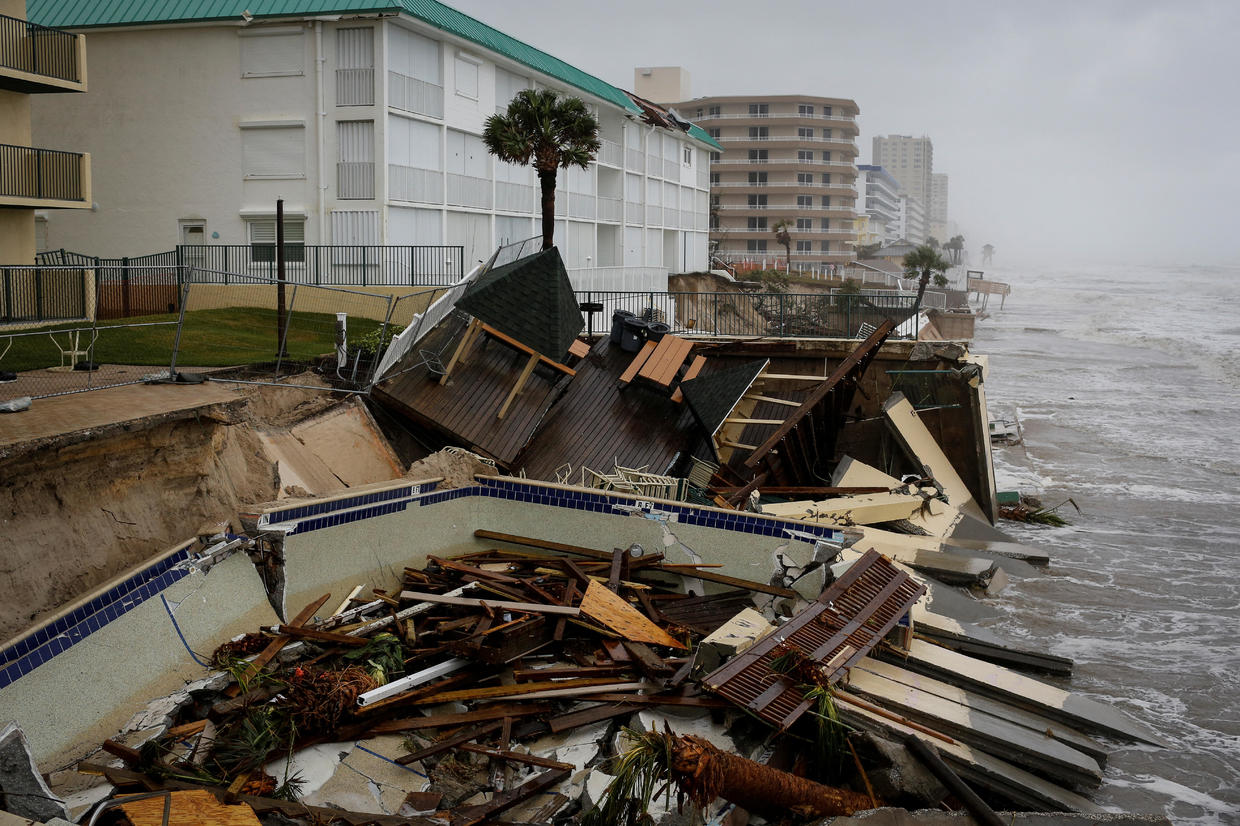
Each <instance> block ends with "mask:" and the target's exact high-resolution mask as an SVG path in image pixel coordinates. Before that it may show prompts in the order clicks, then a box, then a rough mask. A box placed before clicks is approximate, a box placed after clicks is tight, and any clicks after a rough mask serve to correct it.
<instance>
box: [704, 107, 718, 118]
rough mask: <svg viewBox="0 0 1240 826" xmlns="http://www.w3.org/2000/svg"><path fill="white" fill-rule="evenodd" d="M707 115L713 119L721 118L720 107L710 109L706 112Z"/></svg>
mask: <svg viewBox="0 0 1240 826" xmlns="http://www.w3.org/2000/svg"><path fill="white" fill-rule="evenodd" d="M706 114H707V115H709V116H710V117H712V118H717V117H719V107H718V106H712V107H710V108H709V109H707V110H706Z"/></svg>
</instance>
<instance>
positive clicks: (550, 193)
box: [538, 169, 555, 250]
mask: <svg viewBox="0 0 1240 826" xmlns="http://www.w3.org/2000/svg"><path fill="white" fill-rule="evenodd" d="M538 183H539V184H540V185H541V186H542V236H543V243H542V248H543V249H544V250H549V249H551V248H552V247H553V246H554V245H555V244H554V242H553V241H552V239H553V238H554V237H555V170H554V169H552V170H550V171H544V170H542V169H540V170H538Z"/></svg>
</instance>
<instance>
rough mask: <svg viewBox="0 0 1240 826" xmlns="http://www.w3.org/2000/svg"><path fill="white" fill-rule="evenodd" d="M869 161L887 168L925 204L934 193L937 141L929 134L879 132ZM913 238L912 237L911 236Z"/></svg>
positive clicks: (911, 195)
mask: <svg viewBox="0 0 1240 826" xmlns="http://www.w3.org/2000/svg"><path fill="white" fill-rule="evenodd" d="M873 149H874V151H873V153H872V157H871V160H870V162H871V163H873V164H874V165H875V166H881V167H882V168H883V169H886V170H887V171H888V172H889V173H891V176H892V177H893V178H895V179H896V180H897V181H899V182H900V186H901V187H902V188H903V189H904V191H905V192H907V193H908V194H909V196H910V197H913V198H916V199H917V201H918V202H919V203H920V204H921V205H922V207H923V208H924V207H926V206H928V205H929V204H930V202H931V199H932V197H933V192H934V185H933V183H932V176H933V173H934V145H933V144H932V143H931V142H930V139H929V138H926V137H921V138H914V137H910V136H909V135H885V136H884V135H879V136H877V137H875V138H874V143H873ZM909 240H910V241H911V240H912V239H911V238H910V239H909Z"/></svg>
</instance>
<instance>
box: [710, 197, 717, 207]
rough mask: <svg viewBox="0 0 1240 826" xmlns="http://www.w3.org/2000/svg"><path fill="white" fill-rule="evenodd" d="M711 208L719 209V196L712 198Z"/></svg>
mask: <svg viewBox="0 0 1240 826" xmlns="http://www.w3.org/2000/svg"><path fill="white" fill-rule="evenodd" d="M710 208H711V209H718V208H719V196H718V195H712V196H710Z"/></svg>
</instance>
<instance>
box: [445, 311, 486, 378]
mask: <svg viewBox="0 0 1240 826" xmlns="http://www.w3.org/2000/svg"><path fill="white" fill-rule="evenodd" d="M481 323H482V322H481V321H479V320H478V319H476V318H475V319H474V320H473V321H471V322H470V323H469V326H468V327H466V328H465V332H464V333H462V334H461V340H460V341H458V342H457V345H456V350H455V351H454V352H453V353H452V358H451V359H449V360H448V366H447V367H446V368H444V371H443V377H442V378H440V379H439V384H440V385H445V384H447V383H448V379H449V378H450V377H451V376H452V369H453V368H454V367H456V363H457V362H458V361H459V362H461V363H462V364H464V363H465V354H466V351H468V349H469V348H470V346H471V345H473V343H474V338H475V337H476V336H477V335H478V325H479V324H481Z"/></svg>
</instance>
